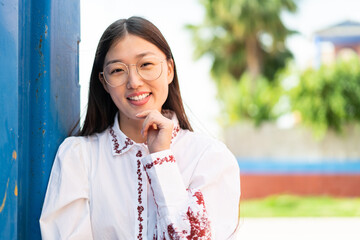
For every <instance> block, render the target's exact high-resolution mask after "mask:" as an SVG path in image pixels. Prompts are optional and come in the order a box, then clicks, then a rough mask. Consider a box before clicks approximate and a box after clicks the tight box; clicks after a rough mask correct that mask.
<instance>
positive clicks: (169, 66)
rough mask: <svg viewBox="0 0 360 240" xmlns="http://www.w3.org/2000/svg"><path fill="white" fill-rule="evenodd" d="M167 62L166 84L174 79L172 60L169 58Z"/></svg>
mask: <svg viewBox="0 0 360 240" xmlns="http://www.w3.org/2000/svg"><path fill="white" fill-rule="evenodd" d="M166 62H167V75H166V76H167V80H168V84H170V83H171V82H172V81H173V80H174V61H173V60H172V59H170V60H169V61H166Z"/></svg>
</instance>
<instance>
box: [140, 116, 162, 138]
mask: <svg viewBox="0 0 360 240" xmlns="http://www.w3.org/2000/svg"><path fill="white" fill-rule="evenodd" d="M157 122H158V121H157V120H156V118H154V117H153V116H150V115H148V116H147V117H146V118H145V121H144V122H143V127H142V129H141V134H142V135H143V137H146V136H147V134H148V131H149V129H151V128H152V129H154V130H157V129H158V126H157Z"/></svg>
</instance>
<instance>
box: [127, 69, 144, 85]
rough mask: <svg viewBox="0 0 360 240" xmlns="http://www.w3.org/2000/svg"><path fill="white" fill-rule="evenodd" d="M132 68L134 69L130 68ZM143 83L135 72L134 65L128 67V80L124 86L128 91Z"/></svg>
mask: <svg viewBox="0 0 360 240" xmlns="http://www.w3.org/2000/svg"><path fill="white" fill-rule="evenodd" d="M132 66H134V67H132ZM143 83H144V82H143V81H142V79H141V77H140V76H139V74H138V73H137V70H136V64H131V65H129V73H128V80H127V83H126V86H127V88H128V89H131V88H133V89H136V88H138V87H140V86H142V85H143Z"/></svg>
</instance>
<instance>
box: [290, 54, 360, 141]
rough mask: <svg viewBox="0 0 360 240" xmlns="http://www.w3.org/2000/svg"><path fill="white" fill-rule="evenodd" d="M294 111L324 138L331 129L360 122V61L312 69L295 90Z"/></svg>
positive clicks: (291, 93) (304, 75)
mask: <svg viewBox="0 0 360 240" xmlns="http://www.w3.org/2000/svg"><path fill="white" fill-rule="evenodd" d="M290 96H291V105H292V108H293V111H299V112H300V113H301V117H302V121H303V122H304V123H305V124H306V125H308V126H310V127H312V128H313V130H314V131H315V134H316V136H318V137H321V136H323V134H324V133H325V132H326V130H327V129H328V128H331V129H334V130H336V131H338V132H340V131H341V130H342V127H343V126H344V125H346V124H349V123H353V122H360V61H359V58H358V57H357V56H355V57H354V58H352V59H350V60H338V62H337V63H336V64H334V65H330V66H322V67H321V68H320V69H319V70H314V69H308V70H307V71H305V72H303V73H302V74H301V75H300V81H299V84H298V85H297V86H296V87H295V88H294V89H292V90H291V92H290Z"/></svg>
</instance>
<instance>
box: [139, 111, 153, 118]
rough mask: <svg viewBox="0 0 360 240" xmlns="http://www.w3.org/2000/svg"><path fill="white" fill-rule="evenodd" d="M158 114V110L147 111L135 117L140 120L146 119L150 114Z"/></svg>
mask: <svg viewBox="0 0 360 240" xmlns="http://www.w3.org/2000/svg"><path fill="white" fill-rule="evenodd" d="M154 111H155V112H158V111H157V110H145V111H143V112H140V113H138V114H136V115H135V116H136V117H138V118H146V117H147V116H148V115H149V114H150V113H152V112H154Z"/></svg>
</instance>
